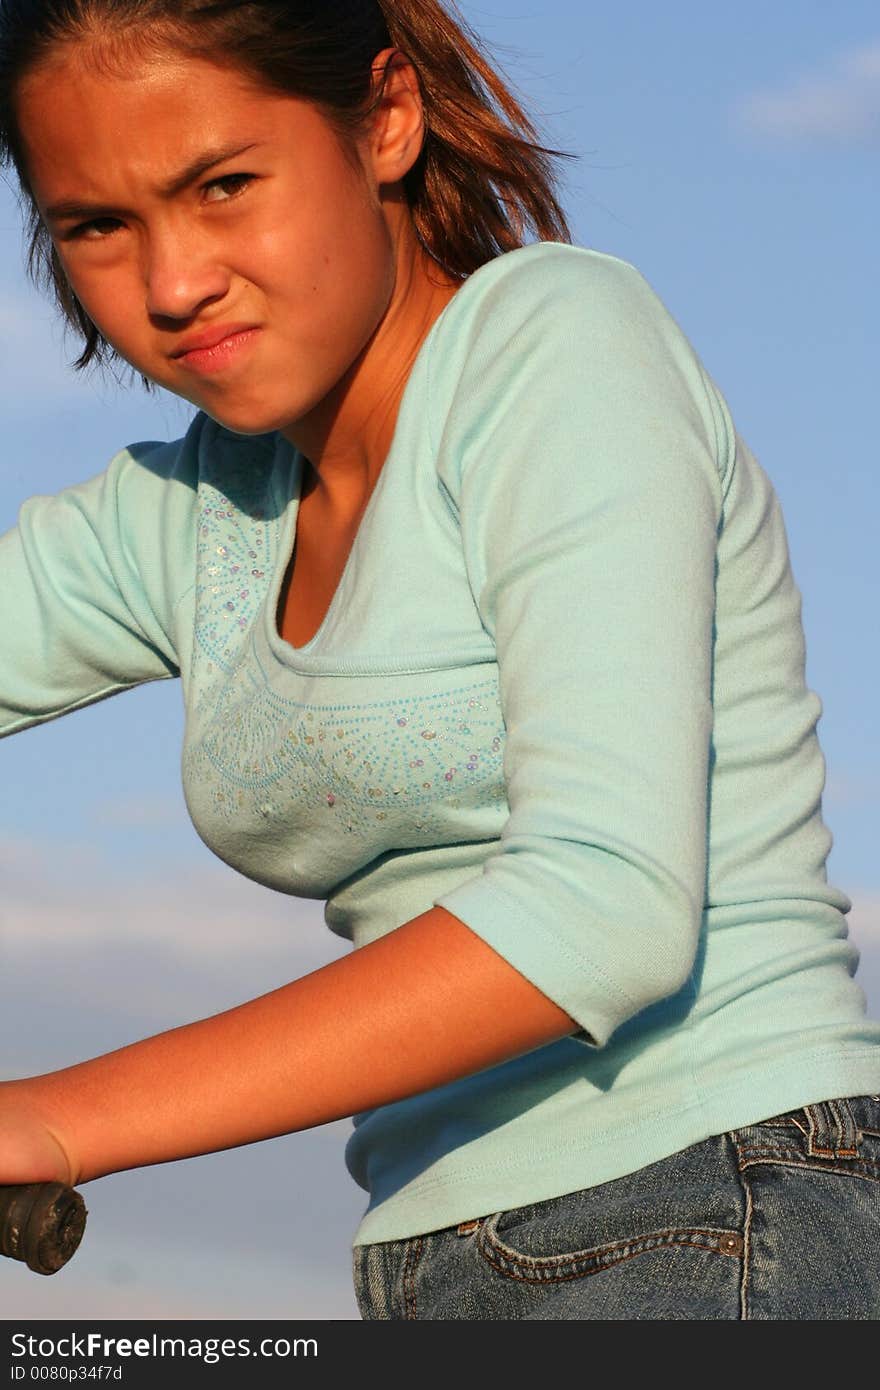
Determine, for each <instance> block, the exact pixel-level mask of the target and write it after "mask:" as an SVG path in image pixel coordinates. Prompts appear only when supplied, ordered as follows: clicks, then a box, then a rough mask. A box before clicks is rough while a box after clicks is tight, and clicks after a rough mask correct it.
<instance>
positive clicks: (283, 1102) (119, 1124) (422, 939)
mask: <svg viewBox="0 0 880 1390" xmlns="http://www.w3.org/2000/svg"><path fill="white" fill-rule="evenodd" d="M574 1026H575V1025H574V1023H573V1022H572V1020H571V1019H570V1018H569V1017H568V1015H566V1014H565V1013H563V1011H562V1010H561V1009H559V1008H558V1007H557V1006H556V1005H555V1004H553V1003H552V1002H551V1001H550V1000H549V999H548V998H547V997H546V996H545V995H543V994H541V992H540V991H539V990H537V989H536V988H535V987H534V986H533V985H531V984H529V982H528V981H527V980H526V979H524V978H523V976H521V975H520V974H518V973H517V971H516V970H514V969H513V967H512V966H510V965H508V964H507V962H506V961H505V960H504V959H502V957H501V956H499V955H498V954H497V953H496V952H495V951H494V950H493V949H492V948H491V947H490V946H487V945H486V944H485V943H484V942H483V941H481V940H480V938H479V937H478V936H476V935H475V934H474V933H473V932H472V931H471V930H470V929H469V928H468V927H466V926H465V925H464V924H463V923H462V922H460V921H458V919H457V918H455V917H453V916H452V915H451V914H450V913H448V912H446V911H445V910H444V909H443V908H437V907H435V908H432V909H431V910H430V911H429V912H425V913H423V914H422V915H421V916H419V917H415V918H413V919H412V920H411V921H410V922H406V923H404V924H403V925H402V926H401V927H399V928H397V930H395V931H393V932H390V933H389V934H388V935H387V936H384V937H381V938H380V939H379V940H377V941H373V942H371V943H370V944H369V945H367V946H364V947H361V948H360V949H359V950H358V951H355V952H354V953H353V954H352V955H350V956H346V957H343V958H342V959H340V960H337V961H333V962H331V963H330V964H329V965H325V966H323V967H322V968H321V969H320V970H315V971H313V972H312V973H311V974H309V975H305V976H303V977H302V978H301V979H298V980H294V981H293V982H292V983H291V984H287V985H284V986H282V987H281V988H280V989H276V990H272V991H271V992H270V993H269V994H264V995H261V996H260V997H259V998H258V999H253V1000H250V1001H249V1002H248V1003H246V1004H241V1005H239V1006H238V1007H237V1008H234V1009H228V1010H227V1011H226V1012H224V1013H221V1014H217V1015H215V1016H214V1017H211V1018H207V1019H202V1020H200V1021H199V1022H196V1023H189V1024H186V1025H184V1026H183V1027H181V1028H173V1029H171V1030H170V1031H168V1032H166V1033H159V1034H157V1035H156V1036H155V1037H151V1038H146V1039H144V1040H143V1041H142V1042H137V1043H133V1044H131V1045H130V1046H128V1047H123V1048H120V1049H118V1050H117V1051H115V1052H110V1053H107V1054H106V1055H104V1056H102V1057H96V1058H94V1059H92V1060H91V1061H87V1062H82V1063H79V1064H78V1065H77V1066H73V1067H65V1068H64V1069H63V1070H61V1071H56V1072H51V1073H48V1074H47V1075H45V1076H39V1077H33V1078H28V1079H26V1080H23V1081H13V1082H7V1083H6V1084H5V1086H3V1087H2V1088H0V1115H4V1116H6V1117H7V1119H6V1120H5V1121H4V1123H3V1124H2V1125H0V1129H7V1132H10V1131H9V1129H8V1127H9V1126H14V1125H15V1124H16V1122H19V1123H20V1124H22V1134H23V1131H24V1123H23V1121H24V1116H25V1115H27V1116H28V1125H29V1126H30V1125H31V1124H32V1123H33V1124H36V1125H38V1126H39V1125H43V1126H45V1129H46V1130H48V1132H49V1135H50V1136H54V1137H55V1140H56V1141H57V1142H56V1143H52V1142H48V1143H47V1142H46V1141H45V1140H41V1141H39V1142H38V1141H36V1140H34V1141H29V1142H31V1143H32V1147H31V1148H30V1149H29V1151H28V1154H27V1159H26V1160H25V1157H24V1153H23V1145H24V1142H25V1140H24V1138H23V1137H22V1138H21V1140H20V1141H19V1142H20V1145H21V1146H22V1147H21V1148H19V1149H15V1150H14V1151H12V1152H10V1150H9V1148H8V1147H7V1148H6V1150H5V1151H4V1148H3V1147H2V1145H0V1183H4V1182H29V1181H30V1182H34V1181H47V1180H50V1179H53V1178H55V1179H58V1180H60V1181H64V1182H69V1183H71V1184H73V1183H81V1182H88V1181H90V1180H91V1179H93V1178H98V1177H102V1176H104V1175H105V1174H107V1173H113V1172H118V1171H121V1170H123V1169H126V1168H135V1167H143V1166H146V1165H149V1164H152V1163H167V1162H170V1161H172V1160H174V1159H180V1158H189V1157H192V1156H194V1155H196V1154H203V1153H212V1152H214V1151H215V1150H218V1149H228V1148H233V1147H235V1146H237V1145H241V1144H250V1143H254V1142H255V1141H257V1140H260V1139H270V1138H274V1137H276V1136H277V1135H280V1134H289V1133H292V1132H294V1131H296V1130H301V1129H308V1128H311V1127H312V1126H314V1125H321V1124H327V1123H329V1122H330V1121H331V1120H337V1119H341V1118H343V1117H345V1116H348V1115H352V1114H356V1113H357V1112H358V1111H360V1110H367V1109H370V1108H372V1107H373V1106H378V1105H385V1104H389V1103H390V1102H393V1101H396V1100H402V1099H403V1098H404V1097H406V1096H410V1095H414V1094H416V1093H418V1092H420V1091H426V1090H431V1089H433V1088H434V1087H437V1086H443V1085H445V1084H446V1083H447V1082H451V1081H454V1080H456V1079H457V1078H459V1077H463V1076H468V1075H471V1074H473V1073H475V1072H478V1071H482V1070H484V1069H485V1068H487V1067H492V1066H495V1065H497V1064H499V1063H501V1062H504V1061H506V1060H508V1059H509V1058H512V1057H516V1056H519V1055H520V1054H522V1053H525V1052H530V1051H532V1050H533V1049H534V1048H537V1047H540V1046H542V1045H543V1044H545V1043H549V1042H552V1041H555V1040H556V1039H558V1038H562V1037H564V1036H565V1035H566V1034H567V1033H570V1032H571V1031H572V1029H573V1028H574ZM4 1093H5V1094H4ZM4 1107H5V1108H4ZM28 1132H29V1133H30V1132H31V1129H30V1127H29V1128H28ZM59 1148H60V1150H61V1153H63V1155H64V1159H63V1160H62V1157H61V1153H59ZM19 1153H21V1154H22V1157H21V1158H20V1159H19V1157H18V1154H19ZM16 1163H18V1164H19V1165H20V1166H18V1167H16V1166H15V1165H16ZM28 1163H29V1164H30V1166H27V1165H28ZM65 1164H66V1171H65Z"/></svg>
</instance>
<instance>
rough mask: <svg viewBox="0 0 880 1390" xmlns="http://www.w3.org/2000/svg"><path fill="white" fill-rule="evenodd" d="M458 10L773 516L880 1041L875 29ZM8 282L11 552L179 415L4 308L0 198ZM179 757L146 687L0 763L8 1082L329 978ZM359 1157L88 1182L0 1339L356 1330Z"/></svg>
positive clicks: (823, 22) (4, 329)
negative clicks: (685, 351)
mask: <svg viewBox="0 0 880 1390" xmlns="http://www.w3.org/2000/svg"><path fill="white" fill-rule="evenodd" d="M462 8H463V11H464V13H465V15H466V16H467V18H468V19H469V21H470V22H471V23H472V24H473V25H474V26H475V27H476V29H477V30H478V32H480V33H481V34H482V35H483V36H484V38H485V39H486V40H487V41H488V42H489V44H490V45H491V46H492V47H493V49H494V52H495V56H496V59H497V61H498V62H499V63H500V65H501V67H502V68H503V69H504V71H505V72H506V73H507V75H508V76H509V77H510V78H511V79H512V80H513V82H514V83H515V84H516V87H517V89H518V91H519V94H520V95H521V96H522V97H523V98H524V100H525V102H526V104H527V105H528V107H529V108H530V109H531V110H532V111H533V112H534V113H536V114H537V115H538V116H539V118H540V119H541V121H542V130H543V133H544V138H545V140H546V141H547V143H549V144H551V145H555V146H556V147H557V148H563V149H567V150H569V151H571V152H573V153H575V154H577V155H578V156H579V159H578V160H577V161H576V162H574V163H571V164H568V165H567V166H566V167H564V169H563V201H564V204H565V206H566V209H567V211H568V213H569V216H570V220H571V224H572V227H573V232H574V239H575V241H576V242H577V243H578V244H580V245H584V246H590V247H594V248H595V249H597V250H601V251H606V252H609V253H611V254H613V255H616V256H620V257H622V258H624V259H626V260H629V261H632V262H633V264H635V265H637V266H638V267H639V269H640V270H641V271H642V273H643V274H644V275H645V276H646V277H647V279H648V280H649V282H650V283H651V284H652V286H653V287H654V289H655V290H656V291H657V293H658V294H659V295H660V297H661V298H662V299H663V301H664V302H665V304H666V305H667V307H668V308H669V310H670V311H671V313H672V314H673V315H674V317H675V318H676V319H677V320H678V322H679V323H680V324H681V326H682V327H683V329H684V331H685V332H686V334H687V335H688V337H689V339H690V340H691V342H692V343H693V345H694V347H695V348H696V350H697V352H698V353H699V354H700V357H701V358H702V360H703V362H704V363H705V365H706V367H707V368H708V370H709V372H710V373H711V375H712V376H713V378H714V379H715V381H716V382H717V384H718V385H719V387H720V389H721V391H722V392H723V394H724V396H725V398H726V400H727V402H728V404H729V406H730V408H731V411H732V413H733V417H734V420H735V421H736V423H737V426H738V429H739V431H740V433H741V434H742V435H743V437H744V438H745V440H746V441H747V442H748V444H749V446H750V447H751V449H752V450H753V452H754V453H755V455H756V456H757V458H758V459H759V460H760V462H761V464H762V466H763V467H764V469H765V471H766V472H767V473H768V474H769V476H770V478H771V479H772V481H773V483H774V485H775V487H776V489H777V491H778V493H779V496H780V499H781V501H782V506H783V512H784V515H785V519H786V525H787V529H788V537H789V546H790V551H791V556H792V564H793V567H794V572H795V578H796V580H797V582H798V585H799V587H800V589H801V592H802V595H803V616H804V625H805V630H806V636H807V676H808V681H809V683H810V685H811V687H812V688H813V689H814V690H816V691H817V692H818V694H819V695H820V697H821V699H822V702H823V708H824V713H823V716H822V719H821V722H820V725H819V734H820V739H821V742H822V746H823V749H824V752H825V756H826V759H827V764H828V780H827V785H826V793H825V798H824V803H823V805H824V810H825V818H826V821H827V822H828V824H829V826H830V827H831V830H832V832H833V834H834V841H835V843H834V848H833V850H832V853H831V857H830V859H829V864H828V873H829V878H830V879H831V880H832V881H833V882H835V883H836V884H838V885H839V886H840V887H841V888H843V890H844V891H845V892H846V893H847V894H848V895H849V896H850V897H851V899H852V901H853V910H852V912H851V914H850V927H851V932H852V935H853V938H854V940H855V941H856V944H857V945H859V947H860V948H861V949H862V952H863V959H862V964H861V967H860V973H859V978H860V979H861V980H862V982H863V985H864V987H865V989H866V992H867V994H868V998H869V1006H870V1011H871V1013H872V1015H873V1016H874V1017H880V870H878V867H877V859H876V843H877V831H878V804H880V750H878V740H877V737H876V732H875V722H874V721H875V708H876V700H875V697H874V691H875V688H876V684H877V680H878V675H880V672H878V664H880V656H878V645H877V642H876V638H872V637H871V634H872V633H875V634H876V606H877V596H878V587H877V577H876V570H875V563H874V557H875V555H876V552H877V544H876V538H875V534H874V531H875V527H876V524H877V516H878V501H880V497H878V483H877V445H876V432H875V423H874V418H873V417H874V411H873V408H872V400H873V399H874V398H875V395H876V375H877V365H878V363H877V349H876V323H877V318H878V308H880V305H878V279H877V273H876V265H877V261H876V229H877V226H878V224H880V207H878V201H880V197H878V192H877V178H876V165H877V154H878V148H880V17H878V13H877V9H876V5H874V4H869V3H868V0H842V2H841V3H838V4H837V5H835V6H833V7H832V6H829V5H820V4H816V3H812V2H810V3H808V2H807V0H776V3H774V4H773V5H772V6H771V5H767V4H766V3H760V4H759V3H756V0H739V3H738V4H737V5H736V6H724V7H722V6H707V5H705V4H703V3H699V4H698V3H695V2H694V0H674V3H672V4H670V5H666V6H657V5H655V4H653V3H648V0H630V3H625V2H624V3H619V4H617V5H616V6H593V5H589V4H583V3H578V4H573V3H564V2H563V0H542V4H541V5H540V6H538V5H537V3H535V0H532V3H530V4H526V3H525V0H506V3H502V2H501V0H486V2H485V3H483V4H480V5H471V4H464V5H463V7H462ZM0 253H2V254H0V368H2V370H0V405H2V410H3V417H4V420H5V427H6V429H5V432H6V439H7V445H6V447H5V449H4V461H3V464H2V467H0V530H4V529H6V528H7V527H9V526H12V525H13V524H14V523H15V520H16V516H17V511H18V507H19V506H20V504H21V502H22V501H23V500H24V499H25V498H26V497H28V496H30V495H32V494H34V493H39V492H55V491H57V490H59V489H60V488H62V487H65V486H67V485H69V484H71V483H74V482H77V481H81V480H83V479H85V478H88V477H92V476H93V475H94V474H96V473H98V472H99V471H101V470H102V469H103V468H104V467H105V466H106V464H107V462H108V461H109V459H110V457H111V456H112V454H113V453H114V452H115V451H116V450H117V449H119V448H120V447H122V446H123V445H125V444H128V443H130V442H133V441H135V440H139V439H158V438H173V437H176V436H177V435H179V434H180V433H182V431H183V429H184V428H185V425H186V422H187V420H188V419H189V417H190V410H189V407H186V406H184V405H182V404H181V403H179V402H176V401H174V400H173V399H171V398H169V397H167V396H166V397H157V398H154V399H152V400H150V399H149V398H148V397H147V396H145V395H144V394H143V393H142V392H141V391H140V389H139V388H138V387H133V388H131V389H130V390H123V389H121V388H119V387H117V386H116V385H114V384H113V383H112V382H104V383H101V382H100V381H90V380H88V379H84V378H83V377H82V376H77V375H76V374H75V373H73V372H71V371H70V370H68V368H67V367H66V365H65V364H66V362H67V361H68V360H69V359H70V358H72V357H73V356H74V355H75V353H74V345H73V343H72V342H68V343H67V344H65V343H64V340H63V335H62V334H61V331H60V329H59V328H58V326H57V325H56V324H55V323H54V320H53V314H52V310H51V309H50V307H49V306H48V304H46V303H44V302H43V301H42V300H41V299H40V298H39V297H38V296H37V295H36V293H35V292H34V291H33V290H32V289H31V288H30V287H29V286H28V285H27V283H26V281H25V279H24V275H23V272H22V269H21V254H20V235H19V228H18V218H17V211H16V206H15V201H14V198H13V197H12V195H11V193H10V192H9V191H8V190H6V189H4V188H2V187H0ZM4 617H5V620H6V622H10V621H14V614H4ZM182 727H183V718H182V708H181V700H180V688H179V683H178V682H176V681H166V682H161V683H157V684H154V685H150V686H144V687H141V688H140V689H138V690H136V691H133V692H129V693H126V694H125V695H122V696H119V697H117V698H115V699H112V700H108V701H104V702H102V703H101V704H98V705H95V706H92V707H90V708H88V709H86V710H82V711H79V712H77V713H76V714H75V715H72V716H69V717H67V718H65V719H60V720H57V721H54V722H52V723H49V724H45V725H43V726H41V727H39V728H37V729H34V730H30V731H28V732H26V733H24V734H22V735H20V736H19V737H17V738H12V739H8V740H4V741H3V742H2V744H0V759H2V762H0V766H2V785H3V796H2V802H0V868H2V871H3V884H4V893H3V897H2V900H0V977H2V996H0V997H2V1015H0V1016H2V1022H0V1071H2V1074H4V1075H6V1076H23V1075H29V1074H35V1073H39V1072H42V1071H47V1070H51V1069H55V1068H58V1067H62V1066H67V1065H70V1064H71V1063H73V1062H76V1061H80V1060H84V1059H85V1058H87V1057H90V1056H94V1055H96V1054H97V1053H100V1052H105V1051H108V1050H110V1049H112V1048H114V1047H119V1046H122V1045H123V1044H125V1043H127V1042H130V1041H133V1040H134V1039H136V1038H138V1037H144V1036H147V1035H148V1034H152V1033H155V1032H158V1031H160V1030H162V1029H164V1028H168V1027H173V1026H175V1025H177V1024H179V1023H184V1022H187V1021H190V1020H191V1019H194V1018H200V1017H205V1016H207V1015H208V1014H212V1013H216V1012H219V1011H220V1010H222V1009H225V1008H230V1007H232V1006H233V1005H235V1004H237V1003H240V1002H243V1001H244V1000H245V999H247V998H252V997H254V996H255V995H258V994H261V993H264V992H265V991H267V990H269V989H273V988H275V987H277V985H278V984H280V983H283V982H284V981H285V980H288V979H291V978H293V977H294V976H295V975H298V974H302V973H304V972H305V971H307V970H312V969H315V968H317V967H318V966H320V965H322V964H324V963H325V962H326V961H329V960H331V959H333V958H335V957H336V956H338V955H341V954H344V953H345V951H346V950H347V949H348V948H347V946H345V944H344V943H342V942H340V941H338V940H337V939H336V938H335V937H333V936H332V935H331V934H330V933H329V932H328V931H327V930H326V928H325V927H324V925H323V920H322V915H321V905H320V904H315V903H308V902H299V901H296V900H292V899H287V898H285V897H283V896H281V895H278V894H273V893H271V892H270V891H269V890H267V889H263V888H261V887H259V886H258V885H256V884H253V883H250V882H248V881H246V880H244V879H242V878H240V877H238V876H237V875H235V874H234V873H233V871H232V870H230V869H229V868H227V867H226V866H225V865H223V864H221V863H220V862H219V861H218V860H217V859H215V858H214V857H213V856H212V855H211V853H210V852H209V851H208V850H207V849H206V847H205V846H204V845H203V844H202V843H201V841H200V840H199V839H198V837H197V836H196V834H195V832H194V830H193V829H192V827H191V825H190V823H189V820H188V818H187V814H186V810H185V807H184V803H183V798H182V794H181V791H180V780H179V756H180V741H181V737H182ZM349 1129H350V1125H349V1122H348V1121H340V1122H338V1123H337V1124H334V1125H328V1126H324V1127H322V1128H321V1129H319V1130H315V1131H312V1132H310V1133H306V1134H296V1135H289V1136H286V1137H284V1138H281V1139H276V1140H272V1141H269V1142H268V1143H265V1144H259V1145H250V1146H248V1147H247V1148H244V1149H239V1150H232V1151H229V1152H228V1153H221V1154H212V1155H208V1156H206V1157H203V1158H199V1159H191V1160H187V1161H186V1162H183V1163H177V1164H163V1165H159V1166H158V1167H154V1168H149V1169H143V1170H140V1171H137V1172H131V1173H122V1174H116V1175H114V1176H113V1177H110V1178H105V1179H102V1180H101V1181H100V1182H99V1183H95V1184H87V1185H86V1186H85V1188H84V1189H83V1193H84V1196H85V1197H86V1201H87V1204H88V1205H89V1207H90V1211H91V1215H90V1224H89V1230H88V1236H87V1239H86V1240H85V1242H84V1244H83V1246H82V1248H81V1250H80V1252H79V1253H78V1255H77V1257H76V1260H75V1261H74V1262H73V1263H72V1264H71V1265H69V1266H68V1267H67V1268H66V1269H65V1270H64V1271H62V1272H61V1273H60V1274H58V1275H56V1276H54V1277H53V1278H51V1279H40V1278H38V1277H37V1276H35V1275H32V1274H30V1273H29V1272H28V1271H27V1270H25V1269H24V1267H23V1266H19V1265H13V1264H12V1263H11V1262H7V1261H3V1268H0V1316H4V1317H29V1318H53V1317H71V1318H85V1317H92V1318H94V1317H101V1316H103V1317H108V1318H112V1317H143V1318H158V1317H181V1316H193V1317H202V1316H208V1317H215V1318H221V1317H222V1318H248V1317H319V1318H356V1317H357V1316H358V1314H357V1309H356V1306H355V1303H354V1298H353V1295H352V1292H351V1278H350V1257H349V1245H350V1238H351V1234H352V1233H353V1231H354V1228H355V1226H356V1225H357V1222H358V1220H359V1218H360V1215H361V1214H362V1211H363V1208H364V1206H365V1202H366V1197H365V1194H364V1193H362V1192H361V1190H360V1189H359V1188H357V1187H356V1186H355V1185H354V1183H353V1181H352V1180H351V1178H350V1177H349V1175H348V1174H347V1172H346V1170H345V1168H344V1164H343V1158H342V1150H343V1146H344V1143H345V1139H346V1136H347V1134H348V1132H349ZM236 1188H241V1189H246V1191H247V1200H246V1204H245V1206H244V1209H243V1210H239V1209H237V1207H236V1204H235V1190H236Z"/></svg>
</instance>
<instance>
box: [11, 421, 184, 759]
mask: <svg viewBox="0 0 880 1390" xmlns="http://www.w3.org/2000/svg"><path fill="white" fill-rule="evenodd" d="M199 426H200V422H199V421H196V422H194V426H193V428H191V429H190V431H188V433H187V436H186V438H185V439H183V440H176V441H174V442H172V443H144V444H134V445H130V446H129V447H128V448H126V449H123V450H122V451H121V452H120V453H119V454H117V455H116V457H115V458H114V459H113V460H112V461H111V463H110V464H109V466H108V467H107V468H106V469H105V471H104V472H103V473H101V474H99V475H98V476H97V477H95V478H92V479H90V480H89V481H87V482H83V483H78V484H76V485H75V486H73V487H69V488H66V489H65V490H64V491H62V492H59V493H57V494H56V495H55V496H46V497H44V496H37V497H31V498H29V499H28V500H27V501H26V502H24V503H23V504H22V506H21V508H20V511H19V517H18V524H17V525H16V526H15V527H13V529H12V530H10V531H8V532H7V533H6V534H5V535H3V536H0V619H2V664H0V737H5V736H6V735H8V734H13V733H17V732H18V731H20V730H22V729H26V728H29V727H30V726H31V725H34V724H37V723H42V722H45V721H46V720H48V719H54V718H57V717H58V716H60V715H62V714H66V713H68V712H70V711H71V710H75V709H78V708H80V707H81V706H83V705H88V704H92V703H94V702H95V701H97V700H102V699H104V698H106V697H107V696H110V695H113V694H116V693H117V692H118V691H122V690H127V689H130V688H131V687H132V686H135V685H138V684H141V683H142V682H144V681H152V680H160V679H167V678H171V677H173V676H177V675H179V665H178V661H177V652H176V649H175V641H174V630H173V612H174V608H175V604H176V601H177V599H178V597H179V596H180V595H181V594H182V592H183V591H184V590H185V588H186V586H187V584H189V585H190V586H191V584H192V582H193V581H194V566H195V520H194V519H193V521H192V526H191V539H190V546H189V548H190V549H191V550H192V552H193V556H192V564H191V565H187V564H186V563H184V565H183V567H182V568H181V565H180V563H179V561H180V556H179V555H178V554H177V553H176V550H175V539H174V538H175V537H179V536H180V534H181V529H180V523H181V520H182V519H183V517H185V516H186V515H187V514H188V513H189V512H192V513H193V516H194V510H195V500H194V499H195V491H194V487H195V484H194V477H193V474H194V468H195V466H196V465H195V460H196V455H197V436H198V433H199ZM191 571H192V572H191Z"/></svg>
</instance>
